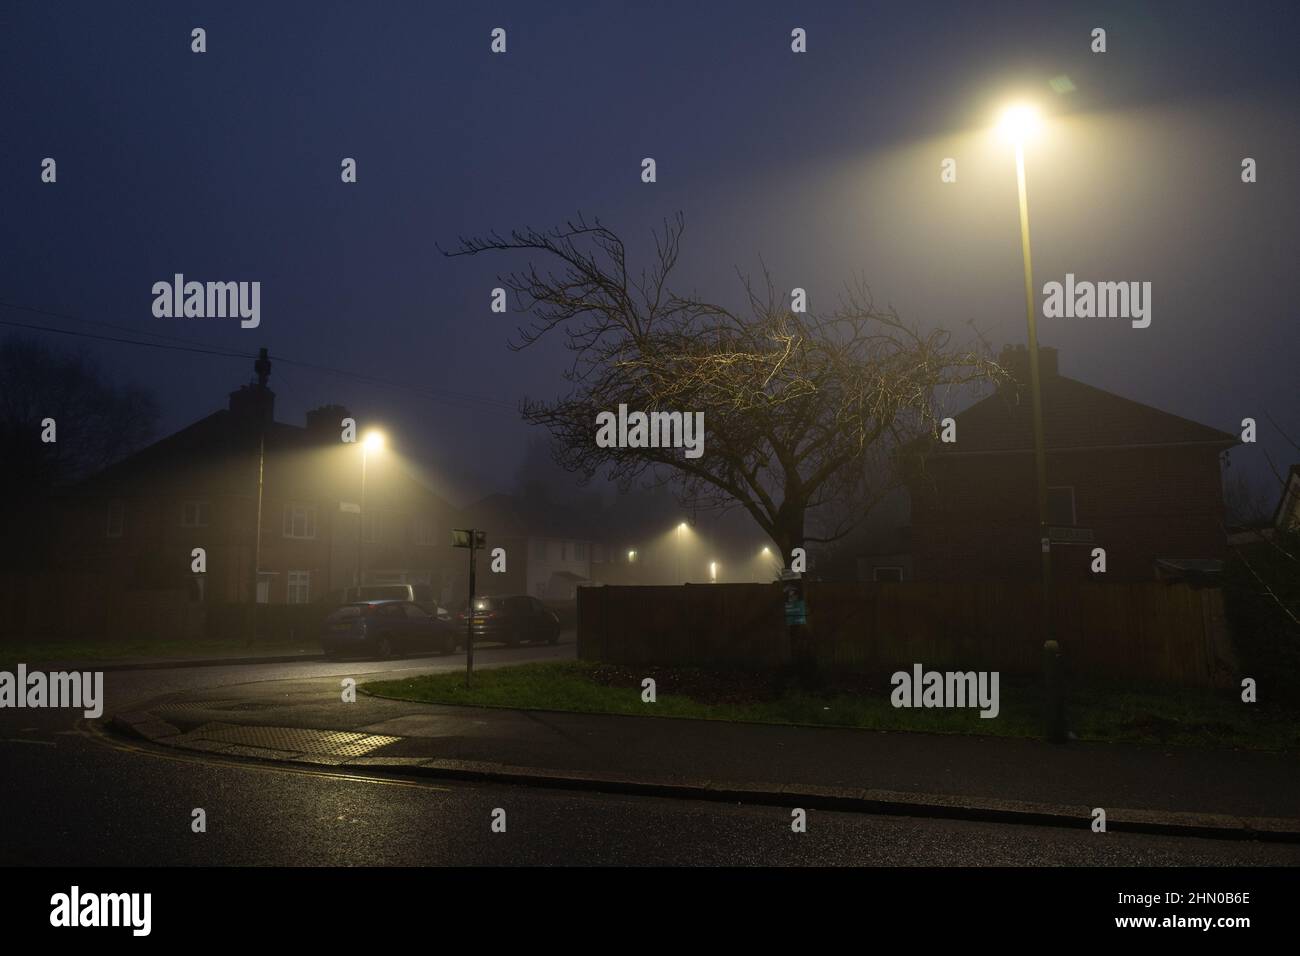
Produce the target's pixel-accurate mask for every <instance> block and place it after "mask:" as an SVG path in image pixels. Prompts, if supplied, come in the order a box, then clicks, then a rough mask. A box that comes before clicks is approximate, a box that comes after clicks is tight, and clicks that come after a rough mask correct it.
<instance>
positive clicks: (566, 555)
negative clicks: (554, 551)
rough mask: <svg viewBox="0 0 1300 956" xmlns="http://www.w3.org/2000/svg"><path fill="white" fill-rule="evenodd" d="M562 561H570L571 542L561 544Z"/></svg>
mask: <svg viewBox="0 0 1300 956" xmlns="http://www.w3.org/2000/svg"><path fill="white" fill-rule="evenodd" d="M560 560H561V561H568V560H569V542H567V541H561V542H560Z"/></svg>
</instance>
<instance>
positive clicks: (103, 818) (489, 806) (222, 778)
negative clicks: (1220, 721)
mask: <svg viewBox="0 0 1300 956" xmlns="http://www.w3.org/2000/svg"><path fill="white" fill-rule="evenodd" d="M572 654H573V645H572V644H571V643H564V644H561V645H560V646H559V647H557V648H549V647H541V648H529V647H524V648H516V649H504V648H502V649H500V650H483V651H476V655H475V656H476V660H477V662H478V663H480V664H482V665H484V666H490V665H492V664H502V663H512V662H516V661H523V660H536V659H554V658H564V657H571V656H572ZM458 666H459V667H463V666H464V658H463V656H461V657H451V658H427V659H419V660H414V659H413V660H399V661H390V662H365V663H347V662H343V663H337V662H329V663H327V662H298V663H293V664H259V665H239V666H220V667H199V668H175V669H167V670H149V671H117V672H110V673H108V674H106V675H105V690H106V695H107V696H108V698H109V703H108V706H107V708H106V713H111V712H112V711H113V709H114V708H120V707H123V706H127V705H129V704H130V703H132V702H135V701H139V700H142V699H145V698H149V697H153V696H156V695H158V694H163V693H167V692H170V691H173V690H181V689H184V688H187V687H215V686H220V685H221V684H223V683H245V682H248V681H252V680H277V679H282V678H287V677H321V676H347V675H354V676H357V677H358V678H360V677H362V676H363V675H370V674H376V673H393V674H396V673H398V672H402V671H410V672H413V673H427V672H429V671H430V670H440V669H450V668H456V667H458ZM0 760H2V761H3V765H4V767H5V771H6V773H5V786H4V787H2V788H0V827H2V828H3V839H0V863H4V864H9V865H13V864H19V865H22V864H41V865H68V866H86V865H163V864H171V865H228V864H233V865H252V864H261V865H266V864H275V865H344V866H356V865H378V864H389V865H439V864H459V865H465V864H507V865H535V864H552V865H553V864H632V865H637V864H660V865H662V864H687V865H689V864H706V865H707V864H730V865H772V864H799V865H880V864H884V865H917V864H928V865H1057V864H1070V865H1215V866H1218V865H1231V864H1288V865H1295V864H1297V863H1300V846H1292V845H1283V844H1262V843H1248V842H1237V841H1218V840H1201V839H1184V838H1172V837H1155V836H1142V835H1133V834H1116V833H1111V834H1094V833H1091V832H1090V831H1087V830H1079V831H1074V830H1063V829H1056V828H1040V827H1025V826H1015V825H1005V824H983V823H968V822H959V821H946V820H933V819H913V818H907V817H887V816H871V815H865V814H852V813H831V812H816V811H814V812H811V813H810V814H809V817H808V829H807V832H806V833H793V832H791V828H790V811H789V810H787V809H783V808H777V807H764V806H742V805H733V804H721V803H710V802H702V801H689V800H667V799H657V798H646V797H631V796H612V795H607V794H594V793H578V792H567V791H556V790H544V789H533V788H528V787H509V786H499V785H486V784H483V785H479V784H468V783H438V782H423V781H420V782H417V781H404V780H396V779H392V778H385V777H373V778H372V777H367V776H358V775H339V774H334V773H330V772H327V771H319V772H318V771H309V770H301V769H286V768H282V767H278V766H274V765H268V764H258V763H244V762H238V761H222V760H211V759H206V758H200V757H198V756H192V755H184V754H177V753H171V752H165V751H161V750H154V749H151V748H147V747H143V746H141V745H139V744H137V743H134V742H131V741H124V740H120V739H118V738H115V737H111V736H107V735H104V734H102V733H100V732H98V731H96V730H95V729H94V728H93V727H91V726H89V725H88V724H87V722H85V721H83V720H81V719H80V715H79V714H78V713H75V712H69V711H12V710H9V711H3V712H0ZM195 808H202V809H203V810H204V811H205V813H206V817H207V831H206V832H205V833H194V832H192V830H191V819H192V811H193V810H194V809H195ZM498 808H500V809H502V810H504V811H505V821H506V832H504V833H494V832H493V831H492V827H491V824H492V819H493V811H494V810H496V809H498Z"/></svg>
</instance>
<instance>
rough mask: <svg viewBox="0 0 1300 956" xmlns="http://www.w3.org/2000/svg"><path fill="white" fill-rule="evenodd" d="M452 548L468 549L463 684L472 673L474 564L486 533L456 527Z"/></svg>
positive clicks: (466, 684) (467, 682)
mask: <svg viewBox="0 0 1300 956" xmlns="http://www.w3.org/2000/svg"><path fill="white" fill-rule="evenodd" d="M451 546H452V547H453V548H468V549H469V601H468V602H467V603H466V605H465V686H466V687H467V688H468V687H469V679H470V675H472V674H473V673H474V565H475V560H474V557H475V554H476V553H477V552H478V549H479V548H485V547H487V533H486V532H484V531H476V530H475V529H473V528H457V529H455V530H453V531H452V533H451Z"/></svg>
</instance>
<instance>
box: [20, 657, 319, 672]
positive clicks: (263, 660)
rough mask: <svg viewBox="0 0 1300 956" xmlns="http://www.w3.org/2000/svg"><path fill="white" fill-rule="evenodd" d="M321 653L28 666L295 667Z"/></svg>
mask: <svg viewBox="0 0 1300 956" xmlns="http://www.w3.org/2000/svg"><path fill="white" fill-rule="evenodd" d="M323 660H325V655H324V654H280V655H275V656H269V655H265V656H264V655H257V656H253V657H211V658H199V659H196V660H170V661H161V660H160V661H137V662H134V663H132V662H130V661H122V662H119V663H107V662H105V661H56V662H54V663H52V664H49V663H45V664H42V663H36V664H29V665H28V667H29V668H41V669H44V670H69V671H103V672H104V673H110V672H112V671H155V670H158V671H161V670H173V669H179V668H184V667H220V666H222V665H223V664H229V665H240V664H294V663H297V662H298V661H323Z"/></svg>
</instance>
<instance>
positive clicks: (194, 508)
mask: <svg viewBox="0 0 1300 956" xmlns="http://www.w3.org/2000/svg"><path fill="white" fill-rule="evenodd" d="M207 526H208V503H207V502H206V501H182V502H181V527H183V528H206V527H207Z"/></svg>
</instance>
